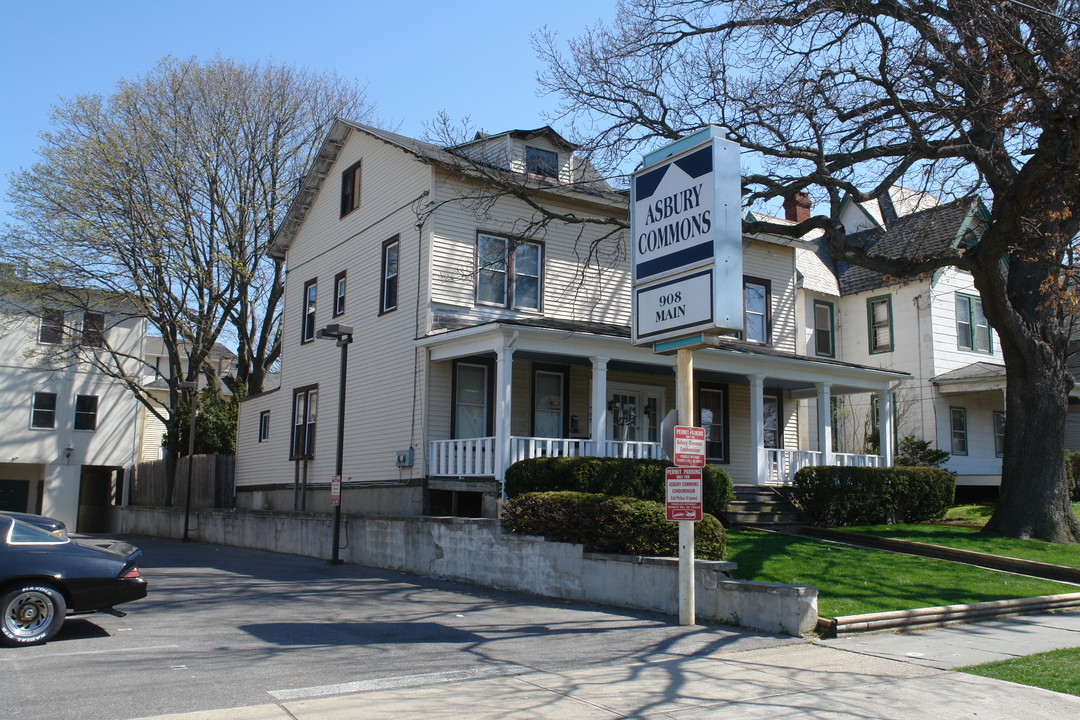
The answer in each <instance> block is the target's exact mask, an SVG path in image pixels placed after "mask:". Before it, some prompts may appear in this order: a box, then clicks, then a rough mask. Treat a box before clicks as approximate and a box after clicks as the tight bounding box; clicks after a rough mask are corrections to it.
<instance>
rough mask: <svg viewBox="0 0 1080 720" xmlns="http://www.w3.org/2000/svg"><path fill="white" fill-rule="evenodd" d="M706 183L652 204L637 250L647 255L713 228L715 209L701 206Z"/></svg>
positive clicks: (648, 207)
mask: <svg viewBox="0 0 1080 720" xmlns="http://www.w3.org/2000/svg"><path fill="white" fill-rule="evenodd" d="M703 187H704V184H703V183H699V184H697V185H694V186H692V187H689V188H686V189H685V190H680V191H678V192H676V193H672V194H671V195H667V196H665V197H662V198H660V199H658V200H656V201H654V202H651V203H649V205H648V206H647V210H646V213H645V227H644V229H643V230H642V231H641V233H639V234H638V237H637V245H638V247H637V251H638V253H639V254H640V255H642V256H645V255H648V254H649V253H653V252H656V251H657V250H660V249H662V248H669V247H671V246H672V245H676V244H678V243H681V242H685V241H687V240H692V239H694V238H696V237H699V236H701V235H705V234H707V233H708V232H709V230H710V229H711V228H712V209H711V208H706V209H704V210H702V209H701V189H702V188H703Z"/></svg>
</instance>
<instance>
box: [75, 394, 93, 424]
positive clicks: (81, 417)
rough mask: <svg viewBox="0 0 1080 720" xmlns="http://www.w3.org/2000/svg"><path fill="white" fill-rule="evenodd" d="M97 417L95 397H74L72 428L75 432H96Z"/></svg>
mask: <svg viewBox="0 0 1080 720" xmlns="http://www.w3.org/2000/svg"><path fill="white" fill-rule="evenodd" d="M97 417H98V398H97V395H76V396H75V424H74V428H75V429H76V430H97Z"/></svg>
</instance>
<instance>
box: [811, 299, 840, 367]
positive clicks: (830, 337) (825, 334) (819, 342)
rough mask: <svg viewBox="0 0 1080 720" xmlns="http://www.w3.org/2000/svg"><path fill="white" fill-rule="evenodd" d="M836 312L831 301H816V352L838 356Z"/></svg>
mask: <svg viewBox="0 0 1080 720" xmlns="http://www.w3.org/2000/svg"><path fill="white" fill-rule="evenodd" d="M835 318H836V314H835V312H834V310H833V304H832V303H831V302H825V301H824V300H815V301H814V354H815V355H817V356H819V357H830V358H831V357H836V324H835Z"/></svg>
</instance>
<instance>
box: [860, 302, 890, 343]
mask: <svg viewBox="0 0 1080 720" xmlns="http://www.w3.org/2000/svg"><path fill="white" fill-rule="evenodd" d="M866 317H867V324H868V326H869V329H870V352H872V353H880V352H892V349H893V327H892V296H891V295H882V296H880V297H873V298H870V299H869V300H867V301H866Z"/></svg>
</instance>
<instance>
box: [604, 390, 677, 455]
mask: <svg viewBox="0 0 1080 720" xmlns="http://www.w3.org/2000/svg"><path fill="white" fill-rule="evenodd" d="M663 402H664V396H663V390H661V389H660V388H654V387H647V386H634V385H612V386H611V388H610V390H609V392H608V404H607V412H608V439H609V440H617V441H620V442H660V420H661V417H660V408H661V407H663Z"/></svg>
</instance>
